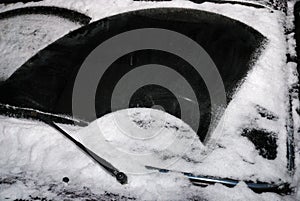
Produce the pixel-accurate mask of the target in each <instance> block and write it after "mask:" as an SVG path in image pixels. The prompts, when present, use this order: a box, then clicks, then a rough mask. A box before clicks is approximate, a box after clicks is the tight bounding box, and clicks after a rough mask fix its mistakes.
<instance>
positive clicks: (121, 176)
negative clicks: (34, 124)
mask: <svg viewBox="0 0 300 201" xmlns="http://www.w3.org/2000/svg"><path fill="white" fill-rule="evenodd" d="M43 122H45V123H46V124H48V125H49V126H51V127H52V128H54V129H56V130H57V131H59V132H60V133H61V134H63V135H64V136H65V137H67V138H68V139H69V140H70V141H72V142H73V143H74V144H75V145H77V146H78V147H79V148H80V149H81V150H82V151H84V152H85V153H86V154H87V155H88V156H90V157H91V158H92V159H94V160H95V161H96V162H97V163H98V164H99V165H100V166H101V167H103V168H104V169H105V170H106V171H107V172H108V173H109V174H111V175H112V176H114V177H115V178H116V179H117V181H118V182H120V183H121V184H126V183H127V176H126V174H125V173H123V172H120V171H119V170H118V169H117V168H115V167H114V166H113V165H112V164H110V163H109V162H108V161H106V160H105V159H103V158H101V157H100V156H98V155H97V154H95V153H94V152H93V151H91V150H89V149H88V148H87V147H85V146H84V145H83V144H81V143H80V142H78V141H77V140H75V139H74V138H73V137H71V136H70V135H69V134H68V133H67V132H66V131H64V130H63V129H62V128H60V127H59V126H58V125H57V124H55V123H54V122H53V121H49V120H43Z"/></svg>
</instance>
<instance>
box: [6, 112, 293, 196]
mask: <svg viewBox="0 0 300 201" xmlns="http://www.w3.org/2000/svg"><path fill="white" fill-rule="evenodd" d="M128 117H130V118H129V119H130V122H128ZM0 118H1V124H0V131H1V132H0V133H1V136H0V172H1V175H0V199H1V200H4V199H6V200H14V199H30V198H37V199H43V198H44V199H46V200H64V199H72V200H85V199H95V200H99V199H113V198H115V199H117V200H122V199H123V200H128V199H137V200H221V199H223V198H224V196H226V199H227V200H240V199H247V200H257V199H259V200H270V199H271V200H282V199H283V198H284V199H285V198H287V199H288V197H282V196H279V195H277V194H272V193H263V194H256V193H254V192H253V191H251V190H250V189H248V188H247V187H246V185H245V184H244V183H243V182H241V183H240V184H239V185H237V186H236V187H235V188H232V189H228V188H227V187H224V186H222V185H215V186H211V187H206V188H199V187H196V186H192V185H191V183H190V182H189V181H188V180H187V179H186V178H185V177H184V176H183V175H182V174H180V173H168V174H161V173H157V172H153V171H149V170H146V169H145V168H143V166H144V165H149V164H150V165H160V166H163V167H166V166H170V161H169V160H173V159H172V158H169V157H170V152H169V151H170V149H169V147H170V146H169V147H168V146H167V147H166V148H165V151H164V152H152V155H150V156H146V157H147V159H150V160H143V158H137V157H135V156H136V155H137V153H136V151H135V150H134V149H133V147H130V146H128V144H129V145H133V144H134V145H136V141H138V140H136V139H135V138H128V141H127V142H128V144H127V145H126V144H122V142H120V141H118V139H119V138H118V137H117V136H120V137H125V138H127V137H128V136H127V135H126V134H139V135H140V137H142V136H141V134H142V133H145V134H146V136H145V139H149V134H151V136H152V135H154V137H153V138H157V139H158V140H159V139H164V140H165V138H166V136H165V135H167V137H168V138H169V140H170V141H171V142H173V141H176V139H177V138H180V139H182V138H184V144H185V145H186V146H187V147H186V148H187V149H185V150H181V151H182V152H180V153H177V154H178V155H179V156H176V157H175V158H176V159H177V160H175V161H171V164H175V165H176V164H178V165H177V166H180V165H181V164H183V165H184V163H186V164H188V162H187V160H191V159H188V158H187V157H193V159H192V160H198V159H197V157H195V155H197V154H199V153H200V152H201V151H202V150H203V149H205V148H204V147H203V146H202V145H201V143H200V142H199V141H198V142H197V141H195V140H194V139H193V137H196V133H194V132H193V131H192V130H191V128H190V127H189V126H188V125H186V124H185V123H183V122H182V121H181V120H179V119H176V118H175V117H172V116H170V115H169V114H166V113H164V112H162V111H158V110H152V109H128V110H122V111H118V112H115V113H111V114H109V115H106V116H104V117H102V118H100V119H99V120H97V121H95V122H93V123H92V124H91V125H90V126H88V127H86V128H80V127H74V126H67V125H60V126H61V127H62V128H63V129H64V130H66V131H67V132H68V133H70V134H71V135H72V136H73V137H75V138H76V139H77V140H79V141H80V142H82V143H84V144H85V145H86V146H87V147H88V148H91V149H92V150H93V151H95V152H96V153H97V154H99V155H100V156H102V157H104V158H105V159H107V160H108V161H109V162H111V163H112V164H113V165H114V166H115V167H117V168H118V169H119V170H121V171H125V172H126V173H127V174H128V184H126V185H121V184H119V183H118V182H117V181H116V179H115V178H113V177H112V176H110V175H109V174H108V173H106V172H105V171H104V170H103V169H102V168H101V167H100V166H99V165H97V164H96V163H95V162H94V161H93V160H92V159H91V158H89V157H88V156H87V155H86V154H84V153H83V152H82V151H81V150H79V149H78V147H77V146H76V145H74V144H73V143H72V142H71V141H69V140H67V139H66V138H65V137H64V136H63V135H62V134H60V133H59V132H57V131H56V130H54V129H53V128H52V127H49V126H48V125H45V124H44V123H41V122H37V121H31V120H22V119H14V118H7V117H4V116H1V117H0ZM123 118H125V119H123ZM119 120H120V121H119ZM126 121H127V123H129V124H131V125H128V124H126V126H125V127H123V126H124V124H123V123H124V122H126ZM117 122H121V124H119V125H118V126H115V125H114V124H116V123H117ZM109 128H111V130H109ZM124 129H125V130H124ZM107 131H109V132H108V133H107ZM128 131H133V132H131V133H128ZM137 131H139V132H137ZM158 131H164V132H158ZM135 132H137V133H135ZM186 136H190V137H188V138H187V137H186ZM145 139H144V140H143V141H147V140H145ZM149 140H150V141H151V140H153V139H152V138H150V139H149ZM99 143H100V144H99ZM7 145H9V148H8V147H7ZM118 145H120V146H118ZM106 146H111V149H110V150H108V149H106ZM116 146H117V147H116ZM139 146H140V147H141V148H143V149H144V150H153V149H161V147H155V146H154V147H153V144H152V143H149V144H146V143H139ZM122 148H123V149H126V152H124V150H121V151H120V149H122ZM114 149H115V151H114ZM117 149H119V150H117ZM174 151H176V150H174ZM193 152H194V153H193ZM122 153H123V155H122ZM190 154H192V155H190ZM194 154H195V155H194ZM139 155H140V154H139ZM112 156H113V157H112ZM123 156H126V157H123ZM140 156H143V154H142V155H140ZM185 156H187V157H185ZM151 158H153V159H154V160H153V162H154V164H152V159H151ZM162 158H165V159H164V160H162ZM157 159H158V160H157ZM155 161H159V162H158V163H155ZM191 164H192V165H193V167H194V168H197V169H200V168H201V164H200V165H199V164H197V163H189V165H191ZM169 168H170V167H169ZM142 169H143V170H142ZM142 171H143V172H142ZM130 172H131V173H130ZM64 177H67V178H69V182H68V183H66V182H63V178H64ZM145 186H146V188H145Z"/></svg>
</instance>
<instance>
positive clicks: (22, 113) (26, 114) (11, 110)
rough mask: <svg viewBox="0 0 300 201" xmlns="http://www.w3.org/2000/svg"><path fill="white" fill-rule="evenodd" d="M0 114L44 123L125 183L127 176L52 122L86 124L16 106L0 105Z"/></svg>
mask: <svg viewBox="0 0 300 201" xmlns="http://www.w3.org/2000/svg"><path fill="white" fill-rule="evenodd" d="M0 114H2V115H6V116H11V117H16V118H26V119H35V120H39V121H42V122H44V123H46V124H47V125H49V126H51V127H52V128H54V129H56V130H57V131H58V132H60V133H61V134H63V135H64V136H65V137H66V138H68V139H69V140H70V141H72V142H73V143H74V144H75V145H76V146H78V147H79V148H80V149H81V150H82V151H83V152H84V153H86V154H87V155H88V156H90V157H91V158H92V159H94V160H95V162H97V163H98V164H99V165H100V166H101V167H103V168H104V169H105V170H106V171H107V172H108V173H109V174H111V175H112V176H114V177H115V178H116V179H117V181H118V182H120V183H121V184H126V183H127V176H126V174H124V173H123V172H120V171H119V170H118V169H117V168H115V167H114V166H113V165H112V164H110V163H109V162H107V161H106V160H105V159H103V158H101V157H99V156H98V155H97V154H95V153H94V152H93V151H91V150H89V149H88V148H87V147H85V146H84V145H83V144H81V143H80V142H78V141H77V140H75V139H74V138H73V137H71V136H70V135H69V134H68V133H67V132H66V131H64V130H63V129H62V128H60V127H59V126H58V125H57V124H56V123H54V122H60V123H67V124H78V125H85V126H87V125H88V123H87V122H84V121H81V120H77V119H72V118H70V117H64V116H60V115H55V114H51V113H46V112H42V111H38V110H34V109H30V108H21V107H17V106H11V105H5V104H1V103H0Z"/></svg>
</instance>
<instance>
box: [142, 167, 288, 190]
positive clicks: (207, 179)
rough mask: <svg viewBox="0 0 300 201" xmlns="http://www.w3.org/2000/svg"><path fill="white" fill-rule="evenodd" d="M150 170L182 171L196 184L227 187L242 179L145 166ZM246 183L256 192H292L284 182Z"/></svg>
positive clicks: (164, 171)
mask: <svg viewBox="0 0 300 201" xmlns="http://www.w3.org/2000/svg"><path fill="white" fill-rule="evenodd" d="M145 167H146V168H147V169H149V170H157V171H159V172H161V173H168V172H177V173H181V174H183V175H184V176H186V177H187V178H188V179H189V180H190V182H191V183H192V184H193V185H195V186H203V187H204V186H208V185H213V184H223V185H225V186H227V187H234V186H236V185H237V184H238V183H239V182H240V181H239V180H234V179H226V178H218V177H213V176H203V175H197V176H196V175H194V174H192V173H188V172H180V171H174V170H168V169H163V168H157V167H152V166H145ZM244 182H245V183H246V185H247V186H248V187H249V188H250V189H251V190H253V191H254V192H256V193H263V192H274V193H278V194H289V193H291V191H292V190H291V188H290V185H289V184H287V183H282V184H274V183H271V184H270V183H264V182H257V183H255V182H249V181H244Z"/></svg>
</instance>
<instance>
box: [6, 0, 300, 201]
mask: <svg viewBox="0 0 300 201" xmlns="http://www.w3.org/2000/svg"><path fill="white" fill-rule="evenodd" d="M36 5H48V6H53V5H55V6H59V7H64V8H68V9H72V10H76V11H78V12H81V13H84V14H86V15H88V16H90V17H92V21H96V20H99V19H101V18H104V17H107V16H112V15H114V14H118V13H120V12H126V11H132V10H138V9H145V8H156V7H184V8H193V9H199V10H204V11H210V12H215V13H219V14H222V15H224V16H227V17H230V18H232V19H235V20H238V21H241V22H243V23H245V24H247V25H249V26H252V27H253V28H254V29H256V30H258V31H259V32H260V33H262V34H263V35H264V36H265V37H266V38H267V39H268V42H267V44H266V45H265V47H264V50H263V51H262V54H261V55H260V57H259V59H258V60H257V61H256V62H255V63H254V65H253V67H252V69H251V70H250V71H249V73H248V75H247V76H246V77H245V79H244V81H243V82H242V83H240V86H239V87H238V88H237V89H236V93H235V95H234V98H233V100H232V101H231V103H230V104H229V105H228V107H227V109H226V111H225V114H224V115H223V118H222V119H221V120H220V123H219V125H218V126H217V127H216V128H215V130H214V132H213V133H212V135H211V136H212V138H211V139H210V141H208V143H207V144H206V145H205V146H204V145H202V144H201V143H200V142H199V141H197V140H195V136H196V134H195V133H194V132H193V131H192V130H191V129H190V127H189V126H188V125H186V124H185V123H183V122H181V121H180V120H178V119H176V118H174V117H172V116H170V115H167V114H165V113H163V112H159V111H155V110H148V109H140V110H133V111H130V112H128V110H124V111H119V112H117V113H113V114H109V115H107V116H104V117H102V118H100V119H98V120H97V121H95V122H93V123H91V125H90V126H88V127H86V128H80V127H73V126H65V125H61V126H63V128H64V129H65V130H67V131H68V132H70V133H71V134H72V136H74V137H75V138H76V139H78V140H79V141H81V142H82V143H83V144H85V145H86V146H87V147H89V148H90V149H91V150H93V151H95V152H96V153H97V154H98V155H99V156H102V157H104V158H106V159H107V160H108V161H111V162H112V163H113V165H115V166H116V167H117V168H119V169H121V170H122V171H125V172H127V173H130V177H129V184H128V185H125V186H121V185H119V184H118V183H117V182H116V180H115V179H114V178H112V177H111V176H110V175H108V174H107V173H106V172H105V171H103V169H102V168H101V167H99V166H98V165H96V164H95V163H94V162H93V161H92V160H91V159H90V158H89V157H87V156H86V155H85V154H84V153H82V152H81V151H80V150H79V149H78V148H77V147H76V146H75V145H73V144H72V143H71V142H69V141H68V140H66V139H65V138H64V137H63V136H61V135H60V134H59V133H57V132H56V131H55V130H53V129H52V128H50V127H48V126H47V125H44V124H43V123H41V122H34V121H29V120H18V119H13V118H7V117H1V123H0V145H1V146H0V159H1V160H0V164H1V166H0V198H2V199H6V198H9V199H12V200H13V199H17V198H23V199H26V198H30V197H29V196H32V197H45V198H47V199H54V200H62V199H68V198H69V199H70V198H74V197H72V196H75V197H76V196H77V199H78V200H80V199H84V198H86V197H88V198H94V199H105V198H108V197H109V196H112V197H113V196H115V199H126V198H130V199H131V198H132V199H134V198H136V199H143V200H149V199H154V200H155V199H160V200H184V199H191V200H192V199H197V200H201V199H203V200H223V199H224V198H225V199H226V200H294V199H300V197H299V196H300V195H299V193H298V195H296V196H298V198H295V197H293V196H284V197H283V196H279V195H277V194H273V193H263V194H255V193H253V192H252V191H251V190H250V189H248V188H247V187H246V186H245V184H244V183H242V182H241V183H240V184H239V185H238V186H236V187H235V188H231V189H230V188H227V187H224V186H222V185H215V186H209V187H207V188H199V187H195V186H191V184H190V183H189V182H188V181H187V180H186V179H185V178H184V177H182V175H180V174H175V173H174V174H164V175H161V174H159V173H151V174H142V173H146V172H147V170H146V169H145V168H144V165H148V163H151V164H155V165H153V166H163V167H168V168H170V169H174V170H178V171H186V172H193V173H195V174H205V175H213V176H222V177H230V178H236V179H241V180H244V179H248V180H249V179H250V180H253V181H256V180H260V181H273V182H279V181H285V182H294V185H297V182H298V184H299V181H298V180H297V178H292V177H290V176H289V175H288V173H287V171H286V164H287V161H286V136H287V130H286V122H287V119H288V109H289V89H290V87H291V85H292V84H293V83H295V82H297V76H296V73H295V64H289V65H288V66H289V67H290V68H287V64H286V54H287V52H289V53H290V54H295V52H294V47H295V46H294V45H295V44H294V41H293V35H289V36H288V37H289V38H288V40H287V39H286V36H285V33H284V31H285V30H284V27H285V26H286V17H285V15H284V14H283V13H282V12H280V11H272V12H271V10H270V9H269V8H266V9H256V8H253V7H246V6H242V5H231V4H213V3H207V2H206V3H203V4H194V3H192V2H189V1H183V0H177V1H172V2H159V3H156V2H133V1H132V0H114V1H112V0H102V1H101V3H99V1H98V0H84V1H79V0H68V1H63V0H45V1H42V2H36V3H28V4H22V3H18V4H14V5H8V6H3V7H0V10H1V11H5V10H11V9H13V8H19V7H24V6H36ZM289 17H290V16H289ZM21 19H22V21H20V20H21ZM35 19H36V16H25V17H24V16H22V17H15V18H13V19H8V20H1V21H0V24H1V26H0V27H4V26H3V25H5V26H6V27H7V28H5V30H0V31H1V33H5V32H6V35H4V37H6V38H5V40H2V39H1V40H0V51H1V53H2V52H6V54H3V55H2V56H0V63H1V65H2V64H3V63H4V64H6V65H4V67H2V66H1V69H6V70H5V71H2V70H1V74H0V75H1V77H2V79H6V78H8V77H9V76H10V75H11V74H12V73H13V72H14V71H15V70H16V69H17V68H18V67H19V66H20V65H21V64H22V63H23V62H25V61H26V59H28V58H30V56H32V55H34V54H35V53H36V52H37V51H38V50H40V49H41V48H43V47H45V46H47V45H48V44H49V43H51V42H52V41H54V40H55V39H57V38H59V37H60V36H62V35H64V34H66V33H68V32H69V31H71V30H73V29H75V28H77V27H78V25H76V24H74V23H71V22H67V21H65V20H63V19H58V18H57V17H51V20H50V17H49V18H47V17H45V16H43V18H42V19H40V18H39V21H37V22H36V24H34V22H33V21H34V20H35ZM55 20H58V21H59V24H60V25H61V26H59V27H57V26H55V28H54V27H53V26H54V21H55ZM24 23H25V25H26V26H25V25H24ZM26 23H27V24H26ZM55 23H57V21H55ZM289 23H290V21H289ZM16 25H17V26H16ZM55 25H56V24H55ZM36 26H37V27H38V30H37V33H38V34H37V36H36V37H37V39H35V38H34V39H33V38H31V37H29V36H28V37H27V36H26V33H27V34H30V33H33V32H34V31H35V28H34V27H36ZM287 26H289V25H287ZM0 29H1V28H0ZM54 30H55V31H54ZM50 31H51V34H45V33H47V32H50ZM52 32H53V35H52ZM24 33H25V34H24ZM30 35H31V34H30ZM31 36H32V35H31ZM2 37H3V36H2V35H1V38H2ZM31 41H34V43H32V42H31ZM287 41H288V42H289V45H288V44H287ZM12 43H15V45H16V46H14V45H11V44H12ZM17 44H18V45H17ZM19 44H21V45H19ZM18 48H21V50H19V52H20V55H18V54H12V52H13V51H16V50H17V49H18ZM21 53H22V54H21ZM5 55H6V56H5ZM291 69H293V70H291ZM291 78H292V79H293V80H294V82H293V83H291V82H287V81H286V80H287V79H289V80H291ZM295 104H296V103H295ZM257 105H259V106H260V107H263V108H265V109H266V110H268V111H270V112H271V113H272V114H275V115H276V117H277V118H276V120H270V119H267V118H265V117H262V116H261V115H259V113H258V111H257V109H256V106H257ZM294 113H295V114H294V115H295V116H297V114H296V109H294ZM126 115H129V116H130V118H125V117H126ZM166 117H167V118H166ZM129 120H131V121H129ZM166 120H167V122H166ZM296 120H297V119H296ZM298 120H299V119H298ZM137 122H139V123H137ZM166 123H169V124H168V126H167V127H165V125H166ZM120 125H121V126H120ZM141 125H142V126H141ZM297 126H298V127H297ZM295 127H297V128H299V125H298V124H297V122H296V123H295ZM176 128H177V129H176ZM244 128H249V129H254V128H258V129H265V130H268V131H271V132H274V133H277V136H278V148H277V151H278V154H277V158H276V159H275V160H266V159H264V158H262V157H261V156H260V155H259V154H258V152H257V150H256V149H255V147H254V145H253V144H252V143H251V142H250V141H249V140H247V138H245V137H242V136H241V132H242V130H243V129H244ZM99 129H100V132H99ZM124 129H125V130H124ZM128 129H129V130H130V132H128ZM162 131H164V133H166V135H165V134H164V135H161V132H162ZM124 133H127V134H128V133H129V134H130V135H124ZM153 133H155V135H153ZM132 135H134V136H132ZM97 136H98V137H97ZM141 138H142V139H143V140H141ZM177 138H178V139H179V138H180V139H182V141H180V143H182V144H181V146H182V147H179V148H180V149H177V150H176V149H173V148H172V145H178V144H176V143H173V142H174V141H175V142H176V139H177ZM145 139H147V140H145ZM166 139H168V140H166ZM162 142H166V143H167V144H162ZM157 143H158V144H157ZM299 144H300V143H299ZM184 145H186V149H183V147H184ZM102 146H104V147H106V146H111V147H112V148H113V149H102ZM165 146H166V147H165ZM175 147H176V146H175ZM168 149H171V150H168ZM176 151H178V152H176ZM140 152H143V154H144V156H147V157H141V156H139V157H136V155H137V154H138V153H140ZM298 153H299V148H298ZM120 154H121V155H120ZM123 156H126V157H123ZM161 159H167V160H161ZM296 161H297V162H298V165H299V156H297V157H296ZM75 167H76V168H75ZM123 169H124V170H123ZM137 173H139V174H137ZM297 174H298V172H297ZM65 176H67V177H69V178H70V182H69V183H64V182H62V178H63V177H65ZM293 179H294V181H293ZM145 186H147V188H145ZM108 194H109V195H108ZM122 196H124V197H122ZM74 199H75V198H74Z"/></svg>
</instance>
